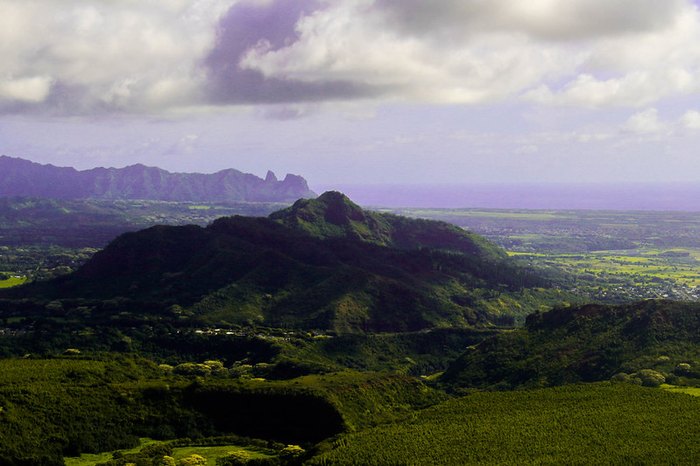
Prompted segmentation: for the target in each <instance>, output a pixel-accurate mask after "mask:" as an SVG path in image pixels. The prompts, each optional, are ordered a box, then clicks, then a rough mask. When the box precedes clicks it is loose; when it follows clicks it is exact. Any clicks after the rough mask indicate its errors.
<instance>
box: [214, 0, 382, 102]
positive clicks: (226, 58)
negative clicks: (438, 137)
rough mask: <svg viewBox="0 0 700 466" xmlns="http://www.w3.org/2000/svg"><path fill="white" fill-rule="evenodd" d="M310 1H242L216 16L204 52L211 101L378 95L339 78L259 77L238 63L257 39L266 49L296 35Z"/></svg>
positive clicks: (282, 44)
mask: <svg viewBox="0 0 700 466" xmlns="http://www.w3.org/2000/svg"><path fill="white" fill-rule="evenodd" d="M320 8H322V5H320V3H319V2H318V1H316V0H274V1H272V2H270V3H268V4H266V5H261V4H253V3H249V2H242V3H239V4H237V5H234V6H233V7H232V8H231V9H230V10H229V11H228V13H226V14H225V15H224V16H223V18H222V19H221V21H220V23H219V27H218V32H217V41H216V46H215V47H214V49H213V50H212V51H211V53H210V54H209V55H208V56H207V58H206V60H205V66H206V69H207V72H208V78H209V81H208V87H207V94H208V98H209V100H210V103H211V104H214V105H219V104H256V103H261V104H275V103H290V102H315V101H325V100H336V99H354V98H362V97H371V96H375V95H378V94H379V93H380V89H379V88H378V87H374V86H369V85H366V84H363V83H356V82H351V81H340V80H326V81H314V82H305V81H300V80H295V79H286V78H283V77H265V76H264V75H263V74H262V73H261V72H259V71H257V70H251V69H243V68H241V67H240V66H239V63H240V61H241V58H242V57H243V55H244V54H245V53H246V52H247V51H249V50H250V49H252V48H254V47H255V46H256V45H258V44H260V43H261V42H264V43H266V44H267V45H268V46H269V48H270V50H277V49H280V48H283V47H286V46H289V45H291V44H293V43H294V42H296V41H297V40H298V39H299V36H298V34H297V32H296V30H295V25H296V23H297V21H298V20H299V19H300V18H302V17H303V16H305V15H308V14H311V13H313V12H314V11H318V10H319V9H320Z"/></svg>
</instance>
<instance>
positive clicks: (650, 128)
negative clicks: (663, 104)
mask: <svg viewBox="0 0 700 466" xmlns="http://www.w3.org/2000/svg"><path fill="white" fill-rule="evenodd" d="M623 129H624V130H626V131H629V132H631V133H636V134H646V135H650V134H659V133H662V132H664V131H667V129H668V127H667V125H666V123H664V122H662V121H661V120H660V119H659V112H658V111H657V110H656V109H655V108H648V109H646V110H643V111H641V112H638V113H635V114H634V115H632V116H631V117H629V119H628V120H627V122H626V123H625V125H624V126H623Z"/></svg>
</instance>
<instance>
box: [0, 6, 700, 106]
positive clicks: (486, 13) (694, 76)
mask: <svg viewBox="0 0 700 466" xmlns="http://www.w3.org/2000/svg"><path fill="white" fill-rule="evenodd" d="M699 77H700V14H699V13H698V9H697V7H696V6H695V5H694V4H693V2H691V1H690V0H668V1H664V2H659V1H657V0H617V1H614V2H611V1H609V0H569V1H567V2H561V1H556V0H531V1H527V2H513V1H511V0H490V1H484V0H440V1H435V2H425V1H422V0H332V1H331V0H142V1H136V0H120V1H109V2H107V1H103V2H94V1H91V0H62V1H61V2H57V1H55V0H1V1H0V112H5V113H12V112H39V111H41V112H49V113H54V114H88V115H89V114H95V113H113V112H148V113H157V112H166V111H171V112H172V111H174V110H175V109H182V108H195V107H196V108H206V107H209V108H212V107H217V106H218V107H225V106H233V105H237V106H240V105H265V106H268V105H282V107H284V105H295V104H312V103H320V102H324V101H336V102H337V101H353V100H355V101H360V102H362V101H384V102H386V101H409V102H426V103H446V104H479V103H488V102H493V101H499V100H515V99H525V100H527V101H529V102H534V103H535V104H537V105H570V106H583V107H605V106H611V105H617V106H628V107H642V108H643V107H647V106H650V105H656V102H659V101H661V100H663V99H665V98H668V97H674V96H685V95H694V94H697V93H700V78H699ZM268 113H271V114H273V113H275V112H274V110H272V111H270V112H268ZM283 113H284V115H281V116H282V117H284V118H293V117H294V116H293V114H291V113H289V112H283Z"/></svg>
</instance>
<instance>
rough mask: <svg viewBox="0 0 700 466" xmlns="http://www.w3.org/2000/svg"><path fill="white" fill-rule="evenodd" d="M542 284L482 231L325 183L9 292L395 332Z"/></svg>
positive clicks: (200, 316) (149, 232)
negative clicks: (286, 200)
mask: <svg viewBox="0 0 700 466" xmlns="http://www.w3.org/2000/svg"><path fill="white" fill-rule="evenodd" d="M536 286H537V287H539V286H546V282H545V281H544V280H543V279H541V278H539V277H538V276H536V275H535V274H533V273H532V272H530V271H529V270H526V269H524V268H521V267H519V266H517V265H515V264H514V263H512V262H511V260H510V259H509V258H508V257H507V256H506V255H505V254H504V253H503V251H502V250H501V249H499V248H498V247H497V246H495V245H493V244H491V243H489V242H488V241H486V240H484V239H483V238H481V237H478V236H476V235H474V234H471V233H469V232H466V231H464V230H461V229H459V228H457V227H453V226H451V225H449V224H446V223H442V222H435V221H427V220H411V219H407V218H402V217H397V216H394V215H388V214H379V213H375V212H368V211H365V210H363V209H361V208H360V207H358V206H357V205H355V204H354V203H352V202H351V201H350V200H349V199H348V198H347V197H345V196H344V195H342V194H340V193H336V192H329V193H325V194H323V195H321V196H320V197H319V198H318V199H315V200H302V201H297V202H296V203H295V204H294V205H293V206H292V207H290V208H289V209H285V210H283V211H280V212H276V213H274V214H272V215H270V217H269V218H254V217H241V216H233V217H223V218H220V219H218V220H216V221H214V222H213V223H212V224H210V225H209V226H207V227H205V228H202V227H198V226H194V225H189V226H181V227H170V226H157V227H152V228H148V229H146V230H142V231H139V232H135V233H126V234H124V235H122V236H120V237H118V238H117V239H115V240H114V241H113V242H112V243H110V244H109V245H108V246H107V247H106V248H105V249H104V250H102V251H100V252H98V253H97V254H95V256H94V257H93V258H92V259H91V260H90V261H89V262H87V263H86V264H85V265H84V266H83V267H82V268H80V269H79V270H78V271H77V272H75V273H74V274H71V275H67V276H65V277H61V278H59V279H56V280H54V281H52V282H47V283H35V284H33V285H30V286H27V287H21V288H17V289H14V290H9V291H6V292H5V293H4V295H5V296H14V297H20V298H21V297H26V298H30V297H34V298H36V297H43V298H44V299H46V300H63V301H64V303H63V308H64V310H65V309H67V308H68V307H70V306H71V305H77V304H75V303H77V302H79V301H81V300H82V301H85V300H88V301H90V300H92V301H93V304H92V305H93V306H96V307H95V309H96V310H95V311H94V312H93V315H99V314H100V313H102V314H103V315H108V314H110V315H113V314H119V313H124V312H126V313H127V314H128V313H130V312H131V313H133V312H135V310H138V311H139V312H142V313H148V312H152V313H155V314H157V315H161V316H166V317H167V316H169V317H168V318H174V319H194V320H195V321H198V322H205V323H206V322H208V323H210V324H214V323H237V324H252V323H259V324H263V325H266V326H271V327H290V328H304V329H326V330H334V331H337V332H397V331H416V330H422V329H429V328H436V327H467V326H471V325H476V324H487V323H489V322H491V321H493V319H495V318H497V317H498V314H499V313H500V312H502V311H504V310H506V308H507V309H510V307H511V303H512V302H513V298H512V297H511V298H510V300H509V298H508V296H509V295H515V294H518V296H522V295H523V294H524V293H527V292H528V291H527V289H528V287H536ZM95 301H98V303H97V304H94V302H95ZM106 301H109V304H108V305H107V304H105V302H106ZM71 303H73V304H71ZM540 304H542V303H540V302H535V304H534V306H535V308H539V305H540ZM80 305H81V306H83V307H84V306H85V305H86V303H85V302H82V303H81V304H80ZM513 307H515V306H513ZM521 307H523V309H522V312H527V311H528V309H527V308H525V307H524V306H521ZM529 310H530V311H531V310H533V309H529Z"/></svg>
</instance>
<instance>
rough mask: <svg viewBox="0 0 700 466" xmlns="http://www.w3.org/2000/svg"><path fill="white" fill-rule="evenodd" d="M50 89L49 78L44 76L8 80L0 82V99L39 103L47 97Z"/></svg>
mask: <svg viewBox="0 0 700 466" xmlns="http://www.w3.org/2000/svg"><path fill="white" fill-rule="evenodd" d="M50 89H51V78H48V77H46V76H34V77H28V78H19V79H12V78H8V79H5V80H2V81H0V99H7V100H13V101H18V102H41V101H43V100H44V99H45V98H46V96H48V95H49V91H50Z"/></svg>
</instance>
